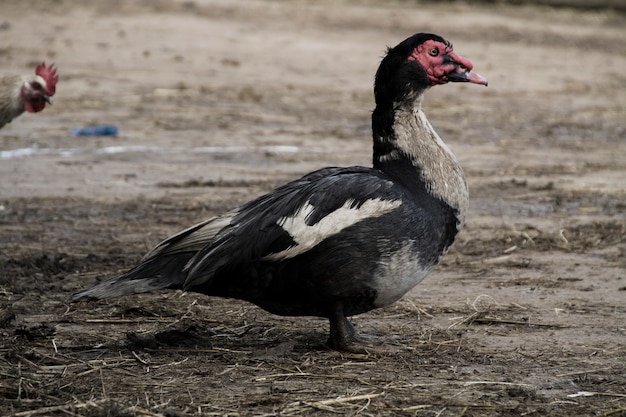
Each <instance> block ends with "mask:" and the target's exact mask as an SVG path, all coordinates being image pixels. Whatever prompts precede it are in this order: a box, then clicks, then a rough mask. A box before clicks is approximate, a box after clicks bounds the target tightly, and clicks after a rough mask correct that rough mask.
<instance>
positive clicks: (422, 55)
mask: <svg viewBox="0 0 626 417" xmlns="http://www.w3.org/2000/svg"><path fill="white" fill-rule="evenodd" d="M407 59H408V60H409V61H416V62H417V63H418V64H420V66H421V67H422V68H424V70H425V71H426V73H427V74H428V79H429V80H430V85H431V86H433V85H438V84H446V83H448V82H470V83H475V84H481V85H487V79H486V78H484V77H483V76H481V75H479V74H476V73H474V72H471V70H472V68H473V67H474V66H473V65H472V62H471V61H470V60H469V59H467V58H463V57H462V56H459V55H457V54H456V53H454V51H453V50H452V45H450V44H446V43H443V42H440V41H437V40H433V39H429V40H427V41H425V42H423V43H421V44H420V45H418V46H417V47H416V48H415V49H414V50H413V52H412V53H411V54H410V55H409V57H408V58H407Z"/></svg>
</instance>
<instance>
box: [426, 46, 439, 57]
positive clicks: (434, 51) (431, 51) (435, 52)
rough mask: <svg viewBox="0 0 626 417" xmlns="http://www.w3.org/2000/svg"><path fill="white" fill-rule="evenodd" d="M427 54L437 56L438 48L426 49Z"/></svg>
mask: <svg viewBox="0 0 626 417" xmlns="http://www.w3.org/2000/svg"><path fill="white" fill-rule="evenodd" d="M428 54H429V55H430V56H437V55H439V48H432V49H431V50H430V51H428Z"/></svg>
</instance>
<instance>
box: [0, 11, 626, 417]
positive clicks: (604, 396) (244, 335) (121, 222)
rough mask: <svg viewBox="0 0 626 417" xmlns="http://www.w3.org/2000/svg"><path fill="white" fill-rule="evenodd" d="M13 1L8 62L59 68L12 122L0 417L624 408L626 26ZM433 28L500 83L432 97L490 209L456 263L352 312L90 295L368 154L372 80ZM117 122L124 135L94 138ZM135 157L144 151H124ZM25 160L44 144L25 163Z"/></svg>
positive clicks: (1, 280) (476, 201) (3, 199)
mask: <svg viewBox="0 0 626 417" xmlns="http://www.w3.org/2000/svg"><path fill="white" fill-rule="evenodd" d="M75 3H76V2H74V3H70V2H69V1H68V0H59V1H54V2H33V1H31V2H28V1H27V2H24V1H20V2H17V1H4V2H2V12H1V14H0V45H2V47H0V72H2V73H15V72H27V71H30V70H31V68H32V67H33V64H34V63H37V62H38V61H39V60H41V59H42V58H45V59H46V60H47V61H54V62H56V63H57V64H58V67H59V72H60V74H61V81H60V82H59V86H58V94H57V97H56V102H55V104H54V106H52V107H51V108H48V109H46V110H45V111H44V112H43V113H41V114H37V115H32V114H26V115H23V116H21V117H20V118H19V119H17V120H15V121H14V122H13V123H11V124H10V125H8V126H6V127H5V128H4V129H3V130H2V131H1V132H0V151H1V152H2V153H0V176H1V178H2V181H1V182H0V224H1V227H0V414H2V415H14V416H31V415H49V416H68V415H72V416H76V415H88V416H100V415H102V416H104V415H106V416H155V415H172V416H182V415H189V416H191V415H203V416H213V415H227V416H238V415H258V416H261V415H263V416H271V415H284V416H289V415H303V416H309V415H342V414H343V415H360V414H362V415H406V416H500V415H511V416H546V415H554V416H578V415H601V416H609V415H611V416H618V415H626V350H625V345H626V343H625V342H626V303H625V299H626V261H625V259H626V258H625V255H626V254H625V252H626V214H625V213H626V192H625V191H624V188H625V185H624V184H626V130H625V127H626V126H625V122H624V121H625V120H626V94H624V91H626V76H625V75H624V74H625V73H624V68H626V48H625V45H626V29H625V28H626V19H625V18H624V16H623V15H618V14H615V13H614V12H597V11H596V12H576V11H571V10H567V9H559V10H553V9H550V8H543V7H542V8H538V7H530V6H524V7H515V8H513V7H505V6H501V5H500V6H494V7H491V8H482V7H477V6H472V7H470V6H465V5H459V4H454V3H452V4H450V3H448V4H444V5H437V4H433V5H428V6H416V5H415V4H414V3H412V2H400V3H397V4H395V3H394V4H391V5H385V4H381V3H376V2H365V3H352V2H340V3H333V2H309V3H305V2H293V3H292V2H281V1H275V2H274V1H263V2H261V1H252V0H250V1H249V0H241V1H237V2H232V1H227V0H205V1H195V2H194V1H160V2H142V1H131V2H126V1H111V2H99V1H98V2H96V1H91V2H89V1H88V2H82V3H81V4H80V5H78V3H76V4H75ZM417 31H431V32H435V33H439V34H441V35H443V36H445V37H446V38H448V39H450V40H452V41H453V42H454V43H455V49H456V50H457V52H459V53H460V54H461V55H464V56H467V57H469V58H470V59H472V61H473V62H474V65H475V70H476V71H477V72H479V73H481V74H482V75H484V76H486V77H488V78H489V81H490V86H489V87H488V88H480V87H478V86H474V85H448V86H444V87H437V88H435V89H433V90H432V91H431V92H430V93H429V96H428V98H427V101H426V103H425V107H426V111H427V114H428V115H429V117H430V120H431V122H432V123H433V125H434V126H435V127H436V128H437V129H438V131H439V133H440V135H441V136H442V137H443V138H444V139H445V140H446V141H447V142H448V143H449V144H450V146H451V148H452V149H453V151H454V152H455V153H456V154H457V155H458V157H459V159H460V160H461V162H462V164H463V166H464V168H465V170H466V172H467V175H468V179H469V182H470V187H471V193H472V203H471V213H470V215H469V219H468V222H467V226H466V228H465V229H464V231H463V233H462V234H461V236H460V238H459V240H458V241H457V243H456V244H455V246H454V247H453V249H452V250H451V252H450V253H449V254H448V256H447V257H446V258H445V259H444V261H443V263H442V265H441V266H440V267H439V268H438V269H437V270H436V271H435V272H434V273H433V274H431V276H430V277H428V278H427V279H426V280H425V282H423V283H422V284H420V285H419V286H417V287H416V288H415V289H414V290H413V291H411V292H410V293H409V294H407V296H405V297H404V299H403V300H401V301H400V302H398V303H396V304H395V305H393V306H392V307H389V308H385V309H381V310H379V311H375V312H371V313H368V314H364V315H362V316H358V317H355V318H354V322H355V325H356V326H357V328H358V329H359V330H360V331H363V332H365V333H370V334H375V335H377V336H379V337H381V338H384V339H386V340H387V341H388V345H389V347H390V348H393V349H389V350H390V352H389V353H377V354H371V355H349V354H343V353H338V352H334V351H331V350H329V349H327V348H326V346H325V344H324V341H325V338H326V333H327V331H328V324H327V323H326V322H325V321H324V320H321V319H315V318H290V317H277V316H273V315H270V314H267V313H265V312H264V311H262V310H259V309H258V308H256V307H254V306H252V305H250V304H246V303H244V302H240V301H236V300H223V299H216V298H208V297H204V296H201V295H197V294H191V293H188V294H183V293H180V292H163V293H158V294H149V295H141V296H134V297H127V298H123V299H115V300H109V301H102V302H94V303H78V304H75V305H70V304H69V303H68V298H69V296H70V295H71V294H72V293H74V292H76V291H77V290H79V289H82V288H85V287H88V286H90V285H92V284H94V283H96V282H97V281H99V280H102V279H105V278H107V277H109V276H111V275H113V274H115V273H117V272H119V271H122V270H125V269H127V268H129V267H131V266H133V265H134V264H135V263H136V262H137V261H138V260H139V259H140V258H141V256H142V255H143V254H144V253H145V252H146V251H147V250H148V249H150V248H151V247H152V246H153V245H154V244H156V243H157V242H159V241H160V240H161V239H163V238H165V237H167V236H168V235H169V234H171V233H174V232H176V231H178V230H180V229H182V228H184V227H186V226H189V225H191V224H193V223H195V222H197V221H200V220H202V219H204V218H206V217H208V216H211V215H214V214H217V213H220V212H222V211H224V210H227V209H230V208H232V207H235V206H236V205H238V204H241V203H243V202H245V201H247V200H248V199H250V198H252V197H253V196H256V195H260V194H261V193H264V192H267V191H269V190H271V189H272V187H274V186H276V185H278V184H280V183H282V182H284V181H287V180H289V179H293V178H296V177H298V176H300V175H302V174H304V173H306V172H308V171H310V170H313V169H315V168H319V167H323V166H328V165H352V164H361V165H367V164H369V160H370V149H371V145H370V137H369V112H370V110H371V109H372V108H373V100H372V93H371V85H372V78H373V74H374V71H375V69H376V66H377V64H378V61H379V59H380V57H381V55H382V54H383V53H384V47H385V46H387V45H394V44H395V43H397V42H399V41H400V40H402V39H404V38H405V37H406V36H408V35H410V34H412V33H414V32H417ZM103 123H112V124H115V125H117V126H118V127H119V128H120V134H119V135H118V136H117V137H73V136H70V135H69V134H68V132H69V130H70V129H73V128H79V127H83V126H88V125H93V124H103ZM114 147H126V148H114ZM18 149H30V152H33V154H32V155H30V156H19V155H18V154H17V152H16V150H18Z"/></svg>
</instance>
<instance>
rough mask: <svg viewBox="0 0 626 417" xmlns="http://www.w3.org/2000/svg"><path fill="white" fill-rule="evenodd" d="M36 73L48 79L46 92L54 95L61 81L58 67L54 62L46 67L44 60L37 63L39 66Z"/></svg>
mask: <svg viewBox="0 0 626 417" xmlns="http://www.w3.org/2000/svg"><path fill="white" fill-rule="evenodd" d="M35 74H37V75H39V76H40V77H41V78H43V79H44V80H45V81H46V87H47V88H46V92H47V93H48V94H50V95H51V96H53V95H54V93H55V91H56V85H57V81H59V76H58V75H57V69H56V68H55V67H54V64H52V65H50V66H49V67H46V63H45V62H42V63H41V64H39V65H37V68H35Z"/></svg>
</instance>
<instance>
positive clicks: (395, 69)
mask: <svg viewBox="0 0 626 417" xmlns="http://www.w3.org/2000/svg"><path fill="white" fill-rule="evenodd" d="M428 40H435V41H438V42H442V43H444V44H445V45H448V46H450V47H452V44H451V43H450V42H448V41H447V40H445V39H444V38H442V37H441V36H438V35H434V34H432V33H417V34H415V35H413V36H411V37H409V38H407V39H405V40H404V41H402V42H400V43H399V44H398V45H396V46H394V47H393V48H389V49H387V55H386V56H385V57H384V58H383V60H382V61H381V63H380V66H379V67H378V71H376V78H375V81H374V97H375V99H376V106H391V105H392V103H393V102H394V101H398V100H400V99H402V97H403V96H406V95H407V94H409V93H411V92H417V91H423V90H425V89H426V88H428V87H429V86H430V82H429V80H428V76H427V74H426V71H425V70H424V69H423V68H422V67H421V66H420V65H419V64H418V63H417V62H415V61H408V57H409V56H410V55H411V53H412V52H413V50H414V49H415V48H417V47H418V46H419V45H421V44H422V43H424V42H426V41H428Z"/></svg>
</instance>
